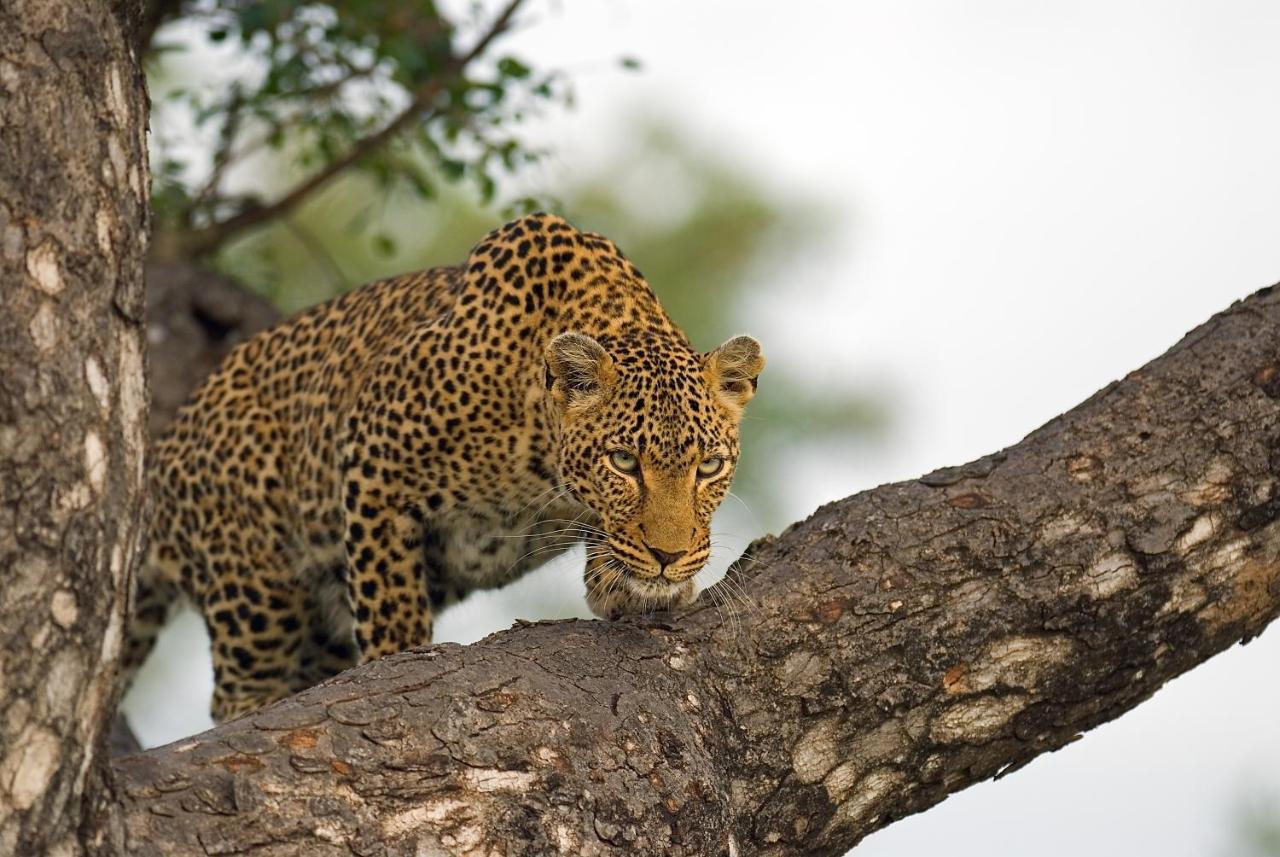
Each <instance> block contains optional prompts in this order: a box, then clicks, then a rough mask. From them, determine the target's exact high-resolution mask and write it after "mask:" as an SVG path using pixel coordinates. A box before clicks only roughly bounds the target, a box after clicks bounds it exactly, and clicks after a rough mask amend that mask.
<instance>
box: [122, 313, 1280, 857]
mask: <svg viewBox="0 0 1280 857" xmlns="http://www.w3.org/2000/svg"><path fill="white" fill-rule="evenodd" d="M762 394H764V395H767V391H762ZM1278 398H1280V291H1275V292H1272V291H1271V290H1264V291H1263V292H1260V293H1258V294H1257V295H1254V296H1253V297H1251V298H1249V299H1247V300H1246V301H1243V302H1241V303H1238V304H1236V305H1235V306H1233V307H1231V308H1230V309H1228V310H1227V311H1226V312H1224V313H1222V314H1220V315H1218V316H1216V317H1214V318H1213V319H1211V320H1210V321H1209V322H1208V323H1206V324H1205V325H1203V326H1202V327H1200V328H1199V329H1197V330H1196V331H1194V332H1192V333H1191V334H1189V335H1188V336H1187V337H1186V338H1185V339H1184V340H1183V341H1182V342H1181V343H1180V344H1178V345H1177V346H1176V347H1174V348H1173V349H1171V350H1170V351H1169V352H1168V353H1167V354H1165V355H1164V356H1162V357H1160V358H1159V359H1157V360H1155V361H1154V362H1152V363H1151V364H1149V365H1148V366H1146V367H1144V368H1143V369H1140V370H1138V371H1136V372H1134V373H1132V374H1130V375H1129V376H1128V377H1126V378H1125V379H1124V380H1122V381H1119V382H1117V383H1115V384H1112V385H1111V386H1109V387H1107V388H1106V389H1105V390H1103V391H1101V392H1100V393H1098V394H1097V395H1095V396H1094V397H1093V398H1091V399H1089V400H1088V401H1087V402H1085V403H1084V404H1082V405H1080V406H1079V407H1077V408H1076V409H1074V410H1073V411H1071V412H1070V413H1068V414H1066V415H1064V416H1062V417H1059V418H1058V419H1055V420H1053V421H1052V422H1051V423H1049V424H1048V425H1046V426H1045V427H1043V428H1042V429H1040V430H1038V431H1036V432H1034V433H1033V434H1031V435H1030V436H1028V437H1027V438H1026V439H1025V440H1023V441H1022V442H1021V443H1019V444H1017V445H1016V446H1014V447H1012V448H1010V449H1008V450H1005V451H1004V452H1002V453H999V454H996V455H993V456H990V457H988V458H985V459H982V460H979V461H976V462H973V463H972V464H969V465H965V466H962V467H957V468H950V469H947V470H944V471H939V472H937V473H933V474H930V475H929V476H927V477H924V478H922V479H919V480H913V481H909V482H903V483H899V484H896V485H888V486H884V487H881V488H878V489H876V490H874V491H868V492H865V493H862V494H859V495H857V496H854V497H850V498H848V499H846V500H842V501H840V502H838V503H834V504H831V505H829V506H826V507H824V508H822V509H820V510H819V511H818V512H817V513H815V514H814V515H813V516H812V517H811V518H809V519H808V520H807V521H804V522H802V523H799V524H796V525H795V526H793V527H791V528H790V529H789V530H787V532H785V533H784V534H783V535H782V536H780V537H778V538H776V539H773V538H770V539H766V540H764V541H762V542H760V543H758V544H757V545H756V547H755V551H756V554H757V559H756V561H755V563H754V565H753V566H752V567H751V568H745V569H743V568H740V569H737V570H736V571H735V572H734V574H735V575H736V576H737V582H738V583H739V584H740V585H742V586H743V587H744V588H745V589H746V590H747V591H748V592H749V593H750V594H751V596H752V597H753V598H754V599H755V600H756V601H757V602H758V607H757V608H755V609H754V610H753V612H752V613H751V614H750V615H748V616H739V617H732V616H728V615H725V614H723V613H722V612H720V611H718V610H717V609H716V608H715V607H714V606H713V605H712V604H711V603H710V601H709V600H708V599H706V598H704V599H702V601H700V602H699V604H697V605H695V606H694V607H692V608H691V609H689V610H687V611H686V612H684V613H683V614H681V615H675V616H655V617H648V618H635V619H628V620H623V621H618V622H567V623H566V622H560V623H539V624H533V625H528V624H525V625H520V626H517V627H515V628H513V629H511V630H508V631H504V632H502V633H499V634H495V635H493V636H491V637H489V638H487V639H486V640H484V641H482V642H480V643H477V644H475V645H473V646H468V647H462V646H455V645H442V646H434V647H431V648H430V649H427V650H420V651H413V652H408V653H404V654H402V655H398V656H395V657H391V658H387V659H385V660H382V661H379V662H375V663H373V664H370V665H367V666H365V667H362V668H360V669H357V670H353V671H351V672H348V673H345V674H343V675H341V676H339V677H338V678H336V679H334V680H333V681H330V682H328V683H327V684H325V685H322V686H319V687H317V688H313V689H311V690H309V691H306V692H304V693H302V694H300V695H299V696H297V697H294V698H292V699H289V700H286V701H284V702H282V703H280V704H277V705H274V706H272V707H270V708H267V709H265V710H263V711H262V712H260V713H258V714H256V715H251V716H249V717H246V718H243V719H241V720H238V721H235V722H232V723H229V724H226V725H224V726H222V727H220V728H218V729H215V730H213V731H210V732H208V733H205V734H203V735H200V736H197V737H195V738H192V739H190V740H188V741H184V742H180V743H178V744H174V745H171V746H169V747H165V748H161V749H157V750H154V751H151V752H148V753H144V754H141V755H138V756H134V757H130V758H127V759H124V760H121V761H119V762H118V763H117V766H116V770H117V774H118V779H119V785H120V790H121V795H122V799H123V801H124V803H125V811H126V814H127V819H128V835H129V840H130V845H131V847H132V848H133V849H134V851H135V853H138V854H179V853H208V854H214V853H233V852H238V851H241V850H248V849H250V848H258V849H260V850H258V851H255V852H254V853H261V854H301V853H307V854H315V853H334V854H337V853H342V854H347V853H351V852H354V853H358V854H364V853H391V854H402V853H404V854H407V853H428V854H436V853H454V854H477V855H479V854H506V855H513V854H548V853H559V854H573V855H578V854H613V853H617V854H622V853H626V854H637V853H639V854H664V855H675V854H687V855H692V854H698V855H706V854H777V855H786V854H797V855H799V854H840V853H842V852H843V851H844V850H845V849H847V848H849V847H851V846H852V845H853V844H855V843H856V842H857V841H858V840H859V839H861V838H862V837H863V836H865V835H866V834H867V833H869V832H871V831H873V830H876V829H878V828H880V827H883V826H884V825H886V824H888V823H890V822H891V821H893V820H894V819H897V818H901V817H902V816H905V815H908V814H911V813H914V812H918V811H920V810H922V809H925V808H927V807H929V806H931V805H933V804H935V803H937V802H938V801H940V800H942V799H943V798H945V797H946V796H947V795H948V794H951V793H953V792H955V791H957V790H959V789H962V788H964V787H965V786H967V785H969V784H971V783H974V782H977V781H979V780H982V779H985V778H988V777H991V776H994V775H997V774H1000V773H1007V772H1008V771H1011V770H1013V769H1015V768H1017V767H1018V766H1020V765H1022V764H1024V763H1026V762H1027V761H1028V760H1030V759H1031V758H1033V757H1035V756H1037V755H1039V754H1041V753H1044V752H1047V751H1050V750H1053V749H1056V748H1058V747H1061V746H1063V745H1065V744H1067V743H1069V742H1070V741H1072V740H1074V739H1075V738H1077V737H1078V736H1079V735H1080V733H1081V732H1083V731H1085V730H1088V729H1090V728H1092V727H1093V726H1096V725H1097V724H1099V723H1102V722H1103V721H1106V720H1109V719H1111V718H1114V717H1116V716H1118V715H1120V714H1122V713H1123V712H1125V711H1127V710H1128V709H1130V708H1132V707H1133V706H1135V705H1137V704H1138V703H1139V702H1141V701H1142V700H1144V699H1146V698H1147V697H1149V696H1150V695H1151V694H1152V693H1154V692H1155V691H1156V690H1157V689H1159V688H1160V686H1161V685H1162V684H1164V682H1166V681H1168V680H1169V679H1170V678H1172V677H1173V676H1175V675H1177V674H1179V673H1181V672H1183V671H1185V670H1187V669H1190V668H1191V667H1193V666H1195V665H1196V664H1198V663H1201V662H1202V661H1204V660H1205V659H1207V658H1209V657H1210V656H1212V655H1213V654H1215V653H1216V652H1219V651H1221V650H1222V649H1224V648H1226V647H1228V646H1230V645H1231V644H1233V643H1235V642H1237V641H1240V640H1247V639H1249V638H1251V637H1253V636H1254V635H1256V634H1258V633H1260V632H1261V631H1262V630H1263V628H1264V627H1265V626H1266V625H1267V623H1268V622H1270V621H1271V620H1272V619H1273V618H1274V617H1275V616H1276V615H1277V613H1278V612H1280V522H1277V518H1280V487H1278V483H1277V480H1278V479H1280V414H1278V412H1277V399H1278Z"/></svg>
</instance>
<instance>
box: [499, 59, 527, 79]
mask: <svg viewBox="0 0 1280 857" xmlns="http://www.w3.org/2000/svg"><path fill="white" fill-rule="evenodd" d="M498 73H499V74H501V75H503V76H504V77H510V78H513V79H515V80H524V79H525V78H526V77H528V76H529V75H531V74H533V69H531V68H529V66H527V65H525V64H524V63H522V62H521V61H520V60H518V59H516V58H515V57H503V58H502V59H500V60H498Z"/></svg>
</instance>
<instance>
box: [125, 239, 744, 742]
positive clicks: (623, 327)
mask: <svg viewBox="0 0 1280 857" xmlns="http://www.w3.org/2000/svg"><path fill="white" fill-rule="evenodd" d="M763 366H764V357H763V356H762V354H761V350H760V346H759V344H758V343H757V342H756V341H755V340H754V339H752V338H750V337H746V336H739V337H735V338H733V339H730V340H729V341H728V342H726V343H725V344H723V345H721V346H720V347H719V348H717V349H715V350H713V351H710V352H708V353H705V354H703V353H699V352H697V351H695V350H694V349H693V347H692V346H691V345H690V343H689V340H688V338H687V337H686V336H685V335H684V333H683V332H681V330H680V329H679V328H678V327H676V325H675V324H674V323H673V322H672V321H671V319H670V318H668V317H667V315H666V313H665V312H664V311H663V309H662V307H661V306H660V305H659V303H658V301H657V299H656V298H655V297H654V295H653V292H652V291H651V290H650V288H649V285H648V284H647V283H646V282H645V280H644V278H643V277H642V276H641V274H640V272H639V271H638V270H636V268H635V267H634V266H633V265H632V264H631V263H630V262H629V261H627V259H626V258H625V257H624V256H623V255H622V253H621V252H620V251H619V250H618V248H617V247H616V246H615V245H614V244H613V243H612V242H611V241H609V240H607V239H605V238H603V237H601V236H599V235H595V234H592V233H589V232H582V231H579V230H578V229H576V228H574V227H573V226H571V225H570V224H569V223H567V222H565V221H564V220H562V219H560V218H558V217H555V216H551V215H547V214H534V215H529V216H527V217H523V218H521V219H519V220H516V221H514V222H512V223H508V224H507V225H505V226H503V227H501V228H499V229H497V230H495V231H494V232H492V233H490V234H489V235H488V236H486V237H485V238H484V239H483V240H482V241H481V242H480V243H479V244H478V245H477V246H476V247H475V249H474V250H473V251H472V252H471V254H470V256H469V258H468V259H467V260H466V262H465V263H464V264H463V265H461V266H458V267H449V268H437V269H433V270H429V271H424V272H420V273H414V274H406V275H403V276H399V277H393V278H391V279H387V280H382V281H379V282H375V283H371V284H369V285H366V286H363V287H361V288H359V289H356V290H354V291H351V292H349V293H347V294H345V295H343V296H341V297H339V298H337V299H335V300H332V301H330V302H328V303H325V304H322V305H319V306H317V307H314V308H312V309H310V310H308V311H306V312H303V313H301V314H300V315H298V316H296V317H295V318H293V319H291V320H288V321H286V322H284V323H282V324H280V325H278V326H276V327H274V328H272V329H270V330H267V331H265V332H263V333H261V334H259V335H258V336H255V337H254V338H252V339H250V340H248V341H247V342H245V343H243V344H241V345H240V346H239V347H237V348H236V349H235V350H233V351H232V352H231V354H230V355H228V357H227V359H226V360H225V361H224V363H223V364H222V366H221V367H220V368H219V369H218V370H217V371H216V372H215V373H214V374H213V375H212V376H211V377H210V378H209V379H208V380H207V381H206V382H205V383H204V384H203V385H202V386H201V387H200V388H199V389H198V390H197V391H196V392H195V393H194V394H193V397H192V399H191V401H190V402H189V403H188V404H187V405H185V406H184V407H183V408H182V409H181V411H180V412H179V414H178V416H177V417H176V418H175V421H174V423H173V425H172V426H171V427H170V429H169V431H168V433H167V434H166V435H165V436H164V437H163V438H162V439H161V440H160V441H159V442H158V443H157V444H156V447H155V450H154V454H153V458H152V463H151V465H150V477H149V484H150V490H151V493H152V498H153V500H152V502H153V507H154V514H153V516H152V522H151V524H150V527H149V538H148V547H147V551H146V556H145V560H144V565H143V568H142V571H141V573H140V579H139V586H138V591H137V596H136V605H135V616H136V620H135V622H134V626H133V632H132V634H131V638H130V641H129V646H128V652H127V656H126V662H127V663H128V664H129V666H130V668H134V667H136V666H137V664H139V663H140V662H141V660H142V659H143V658H144V657H145V656H146V654H147V652H148V651H149V650H150V648H151V646H152V645H153V643H154V639H155V635H156V632H157V630H158V628H159V626H160V625H161V624H162V623H163V620H164V617H165V615H166V613H167V611H168V609H169V607H170V605H171V604H172V603H173V602H174V601H175V600H177V599H179V598H180V597H182V596H185V597H186V598H188V599H189V600H190V601H191V602H192V603H193V604H195V605H196V606H197V607H198V608H199V609H200V611H201V612H202V613H203V616H204V620H205V623H206V625H207V627H208V629H209V633H210V636H211V639H212V647H213V662H214V673H215V682H214V683H215V691H214V697H213V704H212V711H213V715H214V717H215V718H216V719H218V720H226V719H228V718H231V717H234V716H237V715H239V714H242V713H244V712H247V711H251V710H254V709H256V708H258V707H260V706H262V705H264V704H266V703H269V702H271V701H274V700H276V699H279V698H281V697H284V696H287V695H289V694H290V693H293V692H296V691H298V690H301V689H302V688H305V687H307V686H310V685H312V684H314V683H316V682H318V681H320V680H323V679H324V678H326V677H328V676H332V675H334V674H336V673H337V672H340V671H341V670H343V669H346V668H348V667H350V666H352V665H354V664H355V663H357V662H362V661H367V660H370V659H373V658H376V657H379V656H382V655H385V654H388V653H391V652H396V651H400V650H403V649H406V648H409V647H413V646H420V645H425V644H427V643H429V642H430V641H431V631H432V617H433V615H434V614H435V613H436V612H437V611H439V610H440V609H441V608H443V607H445V606H447V605H448V604H450V603H451V602H453V601H455V600H457V599H459V598H461V597H463V596H464V595H466V594H467V593H468V592H470V591H472V590H474V589H478V588H487V587H495V586H501V585H503V584H505V583H507V582H509V581H511V580H513V579H515V578H516V577H518V576H519V575H521V574H523V573H524V572H525V571H527V570H528V569H529V568H531V567H533V566H535V565H537V564H540V563H542V562H543V561H545V560H546V559H548V558H549V557H551V556H554V555H556V554H558V553H560V552H563V551H565V550H567V549H568V548H570V547H571V546H573V545H574V544H576V543H577V542H580V541H585V542H586V543H587V561H586V568H585V580H586V590H587V601H588V603H589V605H590V607H591V609H592V610H593V611H594V612H595V613H596V614H598V615H600V616H604V617H615V616H617V615H619V614H622V613H626V612H635V611H645V610H652V609H665V608H670V607H673V606H677V605H681V604H684V603H687V602H689V601H690V600H692V598H693V597H694V582H693V576H694V575H695V574H696V573H697V572H698V571H699V569H701V568H702V567H703V565H704V564H705V563H706V561H707V557H708V554H709V552H710V542H709V524H710V519H711V515H712V513H713V512H714V511H715V509H716V507H717V506H718V505H719V504H720V502H721V500H722V499H723V498H724V496H725V493H726V492H727V491H728V488H729V482H730V479H731V477H732V475H733V472H734V469H735V466H736V464H737V461H738V421H739V417H740V415H741V413H742V410H743V407H744V406H745V405H746V404H747V402H748V400H750V399H751V397H752V395H753V394H754V392H755V389H756V378H757V376H758V375H759V373H760V371H761V369H762V368H763Z"/></svg>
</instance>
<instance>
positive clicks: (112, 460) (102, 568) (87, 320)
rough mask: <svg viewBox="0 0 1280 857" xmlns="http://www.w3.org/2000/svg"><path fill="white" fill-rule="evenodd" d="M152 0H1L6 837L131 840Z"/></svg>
mask: <svg viewBox="0 0 1280 857" xmlns="http://www.w3.org/2000/svg"><path fill="white" fill-rule="evenodd" d="M140 11H141V7H140V4H131V3H123V4H116V5H114V6H112V5H110V4H107V3H103V2H90V0H75V2H51V0H49V1H48V2H17V1H16V0H4V2H0V21H3V24H2V25H0V283H3V301H4V310H3V312H0V366H3V371H2V372H0V570H2V571H0V575H2V577H0V688H2V689H3V690H2V691H0V854H32V855H35V854H45V853H51V854H73V853H82V852H85V851H93V852H97V853H107V852H111V851H113V850H116V849H117V848H118V847H119V846H121V845H122V843H123V839H122V837H123V828H122V827H121V825H120V823H119V822H120V816H119V811H118V804H117V802H116V801H115V798H114V796H113V795H112V793H111V791H110V788H109V786H108V783H109V776H108V773H109V769H108V767H107V765H106V763H105V761H104V753H103V746H102V737H103V729H104V724H106V723H107V721H108V718H109V716H110V714H111V712H112V710H113V709H114V704H115V691H116V688H115V675H114V673H115V660H116V652H117V651H118V650H119V647H120V642H121V632H122V628H123V624H124V619H125V611H126V601H127V597H126V596H127V592H128V574H129V572H130V569H131V568H132V564H133V553H134V550H135V547H136V544H137V541H138V536H139V535H140V527H139V512H140V507H141V498H142V494H141V490H142V465H143V451H144V447H145V444H146V415H147V396H146V386H145V381H144V376H143V354H144V343H143V338H142V324H141V321H142V311H143V306H142V256H143V252H144V249H145V240H146V234H147V233H146V218H147V195H148V190H149V180H148V176H147V165H146V145H145V140H144V131H145V128H146V115H147V114H146V111H147V101H146V93H145V89H144V86H143V80H142V75H141V72H140V70H139V67H138V62H137V57H136V56H135V54H134V51H133V50H132V48H131V47H130V46H129V44H130V42H131V40H132V35H133V28H134V27H136V25H137V22H138V20H139V16H140Z"/></svg>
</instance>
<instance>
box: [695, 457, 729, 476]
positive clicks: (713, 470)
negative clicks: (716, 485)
mask: <svg viewBox="0 0 1280 857" xmlns="http://www.w3.org/2000/svg"><path fill="white" fill-rule="evenodd" d="M721 470H724V459H723V458H721V457H720V456H718V455H713V456H711V457H710V458H704V459H702V463H701V464H699V465H698V475H699V476H700V477H702V478H703V479H710V478H711V477H712V476H715V475H716V474H717V473H719V472H720V471H721Z"/></svg>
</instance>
